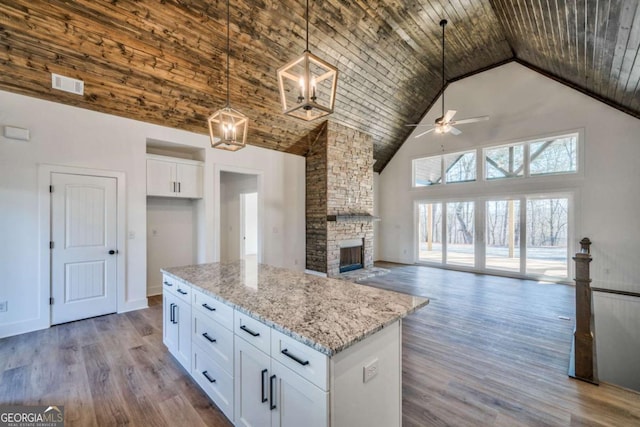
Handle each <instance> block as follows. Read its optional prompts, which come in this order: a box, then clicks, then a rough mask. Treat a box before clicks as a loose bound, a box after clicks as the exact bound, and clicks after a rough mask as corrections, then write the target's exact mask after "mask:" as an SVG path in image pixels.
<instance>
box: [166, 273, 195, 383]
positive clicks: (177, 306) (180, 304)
mask: <svg viewBox="0 0 640 427" xmlns="http://www.w3.org/2000/svg"><path fill="white" fill-rule="evenodd" d="M164 282H165V284H164V286H163V292H162V293H163V297H162V301H163V309H164V312H163V318H162V323H163V329H162V331H163V335H162V337H163V339H162V341H163V342H164V345H166V346H167V348H168V349H169V352H171V354H173V356H174V357H175V358H176V359H177V360H178V362H180V364H181V365H182V366H184V368H185V369H186V370H187V371H189V372H191V301H190V295H191V292H190V288H189V287H188V286H184V285H180V286H177V285H176V284H174V283H173V282H171V281H169V280H167V279H166V278H165V280H164ZM174 287H175V290H174ZM178 291H181V292H185V294H182V293H177V292H178Z"/></svg>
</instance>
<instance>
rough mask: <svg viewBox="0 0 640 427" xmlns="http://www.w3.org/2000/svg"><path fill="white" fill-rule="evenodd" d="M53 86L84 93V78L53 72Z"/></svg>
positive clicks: (65, 90) (77, 93)
mask: <svg viewBox="0 0 640 427" xmlns="http://www.w3.org/2000/svg"><path fill="white" fill-rule="evenodd" d="M51 87H52V88H54V89H58V90H62V91H64V92H69V93H73V94H75V95H83V94H84V82H83V81H82V80H77V79H72V78H71V77H67V76H61V75H60V74H54V73H51Z"/></svg>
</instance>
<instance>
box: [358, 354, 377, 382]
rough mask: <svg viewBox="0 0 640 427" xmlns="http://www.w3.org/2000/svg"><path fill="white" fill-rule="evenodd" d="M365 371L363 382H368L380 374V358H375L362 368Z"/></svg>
mask: <svg viewBox="0 0 640 427" xmlns="http://www.w3.org/2000/svg"><path fill="white" fill-rule="evenodd" d="M362 373H363V378H362V381H363V382H365V383H366V382H368V381H370V380H371V378H373V377H375V376H376V375H377V374H378V359H373V360H372V361H371V362H369V363H368V364H367V365H365V366H364V367H363V368H362Z"/></svg>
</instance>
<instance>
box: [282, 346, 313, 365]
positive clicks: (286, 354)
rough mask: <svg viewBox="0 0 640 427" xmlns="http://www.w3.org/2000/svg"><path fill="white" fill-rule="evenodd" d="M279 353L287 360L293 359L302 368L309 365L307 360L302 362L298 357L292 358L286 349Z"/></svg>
mask: <svg viewBox="0 0 640 427" xmlns="http://www.w3.org/2000/svg"><path fill="white" fill-rule="evenodd" d="M280 353H282V354H284V355H285V356H287V357H288V358H289V359H293V360H295V361H296V362H298V363H299V364H301V365H302V366H307V365H308V364H309V361H308V360H302V359H300V358H299V357H298V356H294V355H293V354H291V353H289V350H288V349H286V348H285V349H284V350H282V351H281V352H280Z"/></svg>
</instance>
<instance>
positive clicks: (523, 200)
mask: <svg viewBox="0 0 640 427" xmlns="http://www.w3.org/2000/svg"><path fill="white" fill-rule="evenodd" d="M569 206H570V203H569V198H568V197H566V196H563V197H559V196H558V197H545V196H538V195H527V196H520V197H515V198H514V197H510V198H504V199H491V200H486V199H482V198H477V199H465V200H456V201H446V202H435V201H434V202H420V203H418V204H417V208H418V209H417V213H418V224H417V228H418V236H417V237H418V261H419V262H425V263H429V264H439V265H447V266H451V267H454V268H455V267H457V266H460V267H462V268H463V269H473V270H476V271H495V272H504V273H506V274H509V273H513V274H514V275H517V276H525V275H526V276H532V277H550V278H556V279H567V278H568V275H569V265H568V249H569V248H568V247H567V242H568V236H569V229H570V220H571V216H570V215H569ZM477 229H479V230H480V232H478V231H477Z"/></svg>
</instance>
